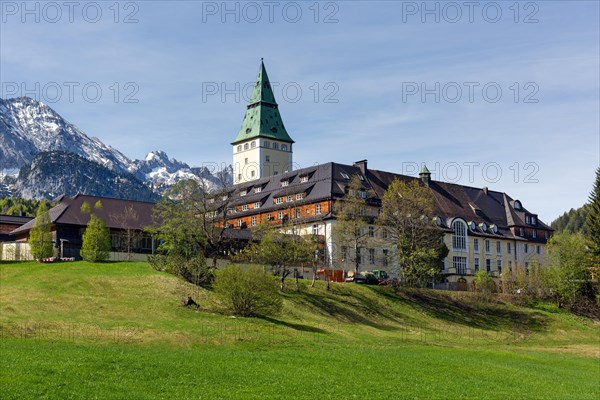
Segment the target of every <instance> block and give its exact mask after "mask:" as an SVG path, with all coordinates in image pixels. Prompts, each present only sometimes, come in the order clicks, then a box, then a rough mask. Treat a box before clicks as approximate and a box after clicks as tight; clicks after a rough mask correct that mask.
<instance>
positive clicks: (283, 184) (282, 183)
mask: <svg viewBox="0 0 600 400" xmlns="http://www.w3.org/2000/svg"><path fill="white" fill-rule="evenodd" d="M289 184H290V181H288V180H287V179H286V180H285V181H281V186H283V187H286V186H287V185H289Z"/></svg>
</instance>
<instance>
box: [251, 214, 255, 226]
mask: <svg viewBox="0 0 600 400" xmlns="http://www.w3.org/2000/svg"><path fill="white" fill-rule="evenodd" d="M252 226H256V217H255V216H252Z"/></svg>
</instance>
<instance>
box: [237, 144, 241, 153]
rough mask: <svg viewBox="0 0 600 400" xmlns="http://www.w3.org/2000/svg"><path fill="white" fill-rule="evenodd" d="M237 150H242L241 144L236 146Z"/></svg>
mask: <svg viewBox="0 0 600 400" xmlns="http://www.w3.org/2000/svg"><path fill="white" fill-rule="evenodd" d="M237 150H238V152H240V151H242V145H241V144H240V145H239V146H238V147H237Z"/></svg>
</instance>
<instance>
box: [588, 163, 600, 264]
mask: <svg viewBox="0 0 600 400" xmlns="http://www.w3.org/2000/svg"><path fill="white" fill-rule="evenodd" d="M589 201H590V203H589V212H588V215H587V221H586V227H587V232H588V238H589V247H590V251H591V254H592V257H594V258H596V259H599V258H600V168H598V169H596V182H594V188H593V190H592V193H590V197H589Z"/></svg>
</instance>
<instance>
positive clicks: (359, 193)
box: [358, 190, 367, 199]
mask: <svg viewBox="0 0 600 400" xmlns="http://www.w3.org/2000/svg"><path fill="white" fill-rule="evenodd" d="M358 195H359V196H360V198H361V199H366V198H367V192H365V191H364V190H361V191H360V192H358Z"/></svg>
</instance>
